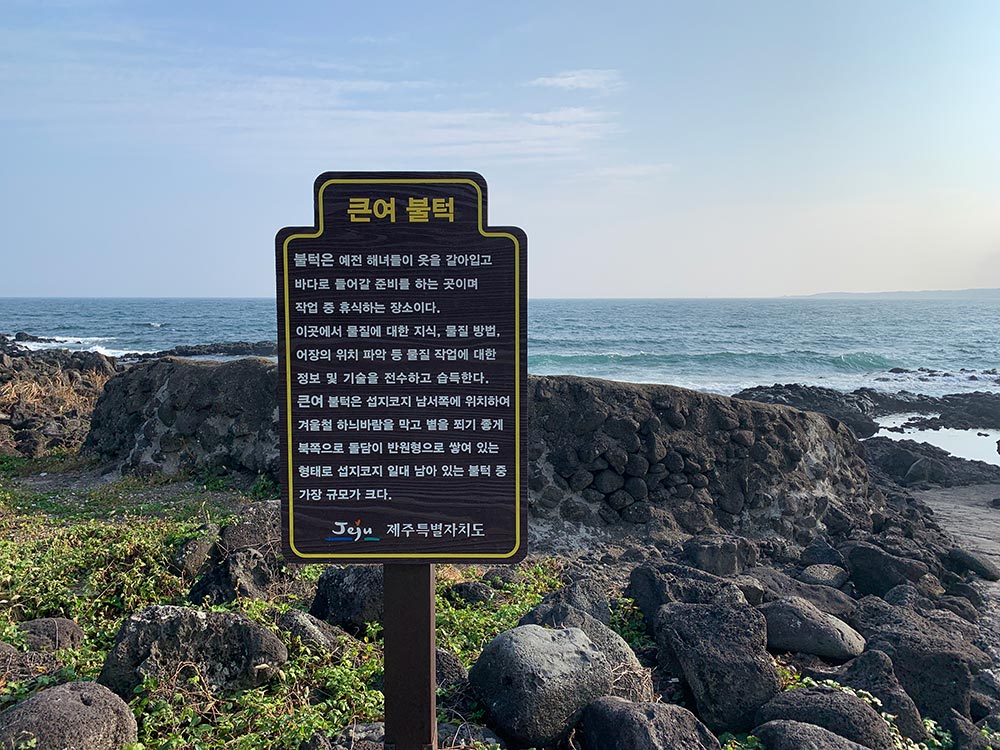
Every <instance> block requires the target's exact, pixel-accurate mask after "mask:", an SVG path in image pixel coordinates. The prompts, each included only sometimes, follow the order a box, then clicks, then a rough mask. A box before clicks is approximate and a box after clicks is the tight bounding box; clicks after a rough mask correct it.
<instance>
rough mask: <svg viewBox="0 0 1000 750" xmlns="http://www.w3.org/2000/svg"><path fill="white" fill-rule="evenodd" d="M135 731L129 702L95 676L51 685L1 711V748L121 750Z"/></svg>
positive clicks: (12, 749)
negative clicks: (97, 680)
mask: <svg viewBox="0 0 1000 750" xmlns="http://www.w3.org/2000/svg"><path fill="white" fill-rule="evenodd" d="M137 735H138V730H137V727H136V723H135V716H133V715H132V711H131V709H129V707H128V704H127V703H125V701H123V700H122V699H121V698H119V697H118V696H117V695H115V694H114V693H113V692H111V691H110V690H108V689H107V688H106V687H104V686H102V685H98V684H96V683H93V682H67V683H65V684H63V685H57V686H55V687H51V688H48V689H46V690H42V691H41V692H39V693H35V695H33V696H31V697H30V698H28V699H27V700H25V701H22V702H21V703H18V704H17V705H16V706H14V707H13V708H9V709H7V710H6V711H4V712H2V713H0V750H21V749H22V748H38V750H42V749H43V748H46V749H48V748H51V750H57V749H58V750H122V748H123V747H125V746H126V745H128V744H130V743H133V742H135V741H136V740H137V739H138V737H137Z"/></svg>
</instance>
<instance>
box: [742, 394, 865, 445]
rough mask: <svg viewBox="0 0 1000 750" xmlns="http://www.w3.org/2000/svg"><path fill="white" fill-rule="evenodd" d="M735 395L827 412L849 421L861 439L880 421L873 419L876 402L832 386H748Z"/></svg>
mask: <svg viewBox="0 0 1000 750" xmlns="http://www.w3.org/2000/svg"><path fill="white" fill-rule="evenodd" d="M733 398H741V399H746V400H749V401H760V402H761V403H765V404H783V405H785V406H794V407H795V408H796V409H802V410H804V411H816V412H819V413H821V414H827V415H829V416H831V417H833V418H834V419H838V420H840V421H841V422H843V423H844V424H846V425H847V426H848V427H850V428H851V429H852V430H854V434H855V435H857V436H858V437H859V438H866V437H870V436H872V435H874V434H875V433H876V432H878V424H877V423H876V422H875V420H874V415H875V412H876V404H875V402H874V401H873V400H872V399H871V398H870V397H869V396H868V395H867V394H863V393H862V394H859V393H857V392H855V393H843V392H842V391H837V390H834V389H833V388H820V387H819V386H813V385H798V384H796V383H789V384H785V385H770V386H757V387H754V388H745V389H744V390H742V391H740V392H739V393H737V394H735V395H734V396H733Z"/></svg>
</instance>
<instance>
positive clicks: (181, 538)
mask: <svg viewBox="0 0 1000 750" xmlns="http://www.w3.org/2000/svg"><path fill="white" fill-rule="evenodd" d="M92 470H93V467H92V466H91V465H90V464H88V462H86V461H84V460H82V459H79V458H77V457H76V456H71V455H65V456H56V457H49V458H45V459H38V460H33V461H27V460H24V459H13V458H9V457H4V456H0V640H4V641H7V642H8V643H11V644H13V645H15V646H18V647H23V645H24V644H23V638H22V637H21V634H20V631H19V630H18V628H17V623H19V622H23V621H26V620H30V619H34V618H38V617H52V616H59V617H68V618H71V619H73V620H75V621H76V622H77V623H78V624H79V625H80V626H81V627H82V628H83V630H84V632H85V634H86V640H85V641H84V643H83V645H82V646H81V647H80V648H78V649H75V650H66V651H63V652H60V653H59V654H58V659H59V661H60V663H61V664H62V666H61V667H60V668H58V669H56V670H54V671H52V670H49V671H47V672H46V673H44V674H38V675H35V676H31V677H28V678H25V679H20V680H18V681H12V680H8V679H5V677H4V676H3V675H0V710H2V709H4V708H8V707H10V706H12V705H14V704H15V703H18V702H19V701H21V700H24V699H25V698H27V697H29V696H31V695H33V694H34V693H36V692H37V691H39V690H41V689H44V688H46V687H48V686H51V685H54V684H59V683H62V682H67V681H72V680H90V679H95V678H96V677H97V674H98V673H99V672H100V668H101V665H102V663H103V661H104V658H105V656H106V654H107V652H108V650H109V649H110V648H111V646H112V644H113V642H114V638H115V635H116V634H117V632H118V629H119V627H120V625H121V623H122V621H123V620H124V619H125V618H127V617H128V616H129V615H131V614H132V613H134V612H136V611H138V610H140V609H142V608H143V607H146V606H149V605H151V604H182V605H183V604H185V600H184V596H185V594H186V593H187V591H188V589H189V588H190V585H191V583H192V582H191V581H185V580H183V579H182V578H181V577H179V576H178V575H177V574H175V573H174V572H173V571H172V569H171V567H170V564H169V563H170V560H171V558H172V556H173V555H174V553H175V552H176V551H177V549H178V547H179V546H180V545H181V544H183V543H184V542H185V541H187V540H188V539H191V538H193V537H194V536H196V535H197V533H198V529H199V527H200V526H201V525H202V524H204V523H206V522H209V521H211V522H214V523H216V524H220V525H221V524H224V523H225V522H226V521H227V520H228V519H229V518H231V517H233V516H234V515H237V514H238V513H239V512H240V509H241V508H244V507H247V506H248V505H250V504H253V503H257V502H261V501H273V500H274V499H275V497H276V493H277V488H276V486H275V485H274V483H273V482H272V481H271V480H270V479H268V478H266V477H261V478H258V479H257V481H255V482H254V483H252V484H251V485H249V486H247V487H245V488H244V489H237V488H235V487H234V485H233V484H232V482H231V481H229V480H228V479H226V478H225V477H195V478H189V479H188V480H185V481H176V480H167V479H165V478H162V477H151V478H145V479H137V478H134V477H126V478H122V479H117V480H115V481H103V480H100V478H93V477H92V481H88V482H79V481H77V480H76V478H77V477H79V476H81V475H83V474H86V473H87V472H89V471H92ZM42 475H44V476H42ZM322 570H323V566H319V565H310V566H301V567H297V568H296V571H297V575H298V576H300V578H301V579H302V580H303V581H307V582H315V581H316V580H317V579H318V577H319V575H320V573H321V572H322ZM519 572H520V575H519V577H518V578H517V580H516V581H515V582H512V583H509V584H506V585H502V586H498V587H497V588H496V590H495V594H494V598H493V599H492V600H491V601H488V602H482V603H468V602H465V601H462V600H460V599H457V598H455V597H453V596H450V595H449V594H448V589H449V587H450V586H451V585H452V584H453V583H455V582H457V581H461V580H475V579H477V578H480V577H481V576H482V574H483V570H482V569H481V568H477V567H474V566H461V567H454V566H439V568H438V573H439V575H438V592H437V593H438V595H437V638H438V643H439V645H441V646H443V647H445V648H448V649H450V650H451V651H453V652H455V653H456V654H458V656H459V658H460V659H461V660H462V662H463V663H464V664H465V665H466V666H471V665H472V664H473V663H474V662H475V660H476V659H477V657H478V656H479V654H480V652H481V651H482V649H483V648H484V647H485V645H486V644H487V643H489V641H490V640H491V639H492V638H493V637H494V636H496V635H497V634H498V633H500V632H502V631H504V630H507V629H509V628H512V627H514V626H515V625H516V624H517V621H518V620H519V619H520V617H521V616H522V615H524V614H525V613H526V612H527V611H528V610H529V609H530V608H531V607H533V606H534V605H535V604H537V603H538V602H539V601H540V600H541V599H542V597H543V596H544V595H545V594H546V593H548V592H550V591H553V590H555V589H557V588H559V587H560V586H562V585H563V578H562V570H561V565H560V563H559V561H557V560H552V559H546V560H538V561H535V562H533V563H532V564H527V565H523V566H521V569H520V571H519ZM305 606H307V604H306V603H305V602H301V601H260V600H239V601H237V602H234V603H232V604H229V605H226V606H225V607H223V608H222V609H228V610H230V611H238V612H242V613H244V614H245V615H247V616H248V617H250V618H251V619H253V620H254V621H256V622H258V623H260V624H262V625H264V626H265V627H267V628H270V629H272V630H273V631H274V632H276V633H277V634H278V635H279V637H281V638H282V639H283V641H284V642H285V644H286V645H287V647H288V650H289V660H288V662H287V663H286V664H285V665H284V666H283V667H282V669H281V671H280V673H279V675H278V678H277V679H276V680H273V681H272V682H271V683H269V684H267V685H265V686H262V687H260V688H256V689H253V690H247V691H243V692H241V693H237V694H234V695H226V696H218V695H215V694H213V693H212V692H211V691H210V690H208V688H207V686H206V685H205V684H203V683H202V682H201V680H200V679H199V678H198V677H197V676H194V677H184V678H180V677H179V678H177V679H175V680H173V681H168V682H164V683H162V684H160V683H156V682H153V681H147V682H146V683H145V684H143V685H142V686H141V687H139V688H138V689H137V690H136V694H135V696H134V697H133V698H132V700H131V701H130V705H131V707H132V709H133V711H134V713H135V715H136V719H137V721H138V724H139V734H140V741H139V743H138V744H136V745H135V746H134V747H133V748H130V750H147V749H150V748H164V749H166V750H222V749H223V748H226V749H227V750H244V749H245V750H250V749H251V748H252V749H253V750H256V749H257V748H260V747H269V748H289V749H292V748H296V747H297V746H298V744H299V743H300V742H301V741H302V740H303V739H305V738H307V737H309V736H310V735H311V734H312V733H313V732H314V731H322V732H325V733H328V734H333V733H336V732H337V731H339V730H340V729H342V728H343V727H345V726H347V725H348V724H350V723H351V722H365V721H376V720H379V719H381V717H382V711H383V698H382V693H381V692H380V690H379V685H380V682H381V677H382V643H381V637H380V633H379V631H378V628H377V627H376V626H375V625H374V624H371V625H370V626H369V628H368V632H367V634H366V636H365V637H364V638H362V639H358V640H354V639H351V640H349V641H345V647H344V649H343V651H342V653H339V654H337V655H332V654H330V653H329V652H326V651H319V650H317V649H313V648H310V647H308V646H306V645H304V644H303V643H301V642H300V641H298V640H297V639H292V638H291V637H290V636H289V635H288V633H283V632H281V631H280V630H279V628H278V626H277V624H276V623H277V620H278V618H279V617H280V616H281V614H282V613H284V612H285V611H286V610H288V609H289V608H291V607H305ZM612 627H613V628H614V629H615V630H616V631H617V632H618V633H619V634H620V635H621V636H622V637H623V638H624V639H625V640H626V641H628V642H629V644H630V645H631V646H632V647H633V648H634V649H635V650H636V651H637V652H642V651H645V650H648V649H650V648H651V647H653V646H654V644H653V642H652V640H651V639H650V638H649V635H648V633H647V629H646V625H645V623H644V621H643V618H642V615H641V613H640V612H639V610H638V609H637V608H636V606H635V603H634V602H632V601H631V600H629V599H618V600H615V601H614V602H613V603H612ZM779 668H780V670H781V672H782V677H783V680H784V683H785V687H786V689H796V688H800V687H804V686H809V685H814V684H817V683H815V682H813V681H812V680H810V679H809V678H805V677H802V676H800V675H798V674H796V673H795V672H794V671H792V670H790V669H788V668H787V667H784V666H782V665H780V664H779ZM837 687H840V686H837ZM841 689H845V690H847V688H841ZM851 692H854V693H855V694H856V695H859V696H860V697H861V698H862V699H864V700H866V701H867V702H868V703H870V704H871V705H872V706H873V707H875V708H876V710H878V711H879V712H880V713H882V715H883V717H884V719H885V720H886V722H887V724H888V725H889V727H890V731H891V732H892V734H893V738H894V742H895V744H896V747H897V748H899V750H947V749H948V748H950V747H952V742H951V738H950V737H949V736H948V734H947V732H944V731H943V730H942V729H941V728H940V727H938V726H936V725H934V724H933V723H932V722H928V729H929V731H930V733H931V737H932V739H931V740H929V741H928V742H927V743H921V744H917V743H913V742H912V741H909V740H907V739H905V738H903V737H902V736H901V735H900V734H899V731H898V729H897V728H896V725H895V721H894V718H893V717H892V716H890V715H888V714H885V713H884V712H882V707H881V705H880V704H879V702H878V700H877V699H876V698H874V696H871V695H868V694H866V693H862V692H858V691H851ZM443 697H447V696H443ZM483 717H484V712H483V710H482V707H478V708H477V707H475V705H474V704H473V708H472V710H471V714H470V715H469V716H464V717H456V716H455V715H453V714H447V715H446V714H442V715H441V717H440V718H441V720H442V721H452V722H454V721H456V720H459V721H460V720H463V719H464V720H469V721H473V722H475V721H481V720H482V719H483ZM988 737H989V739H990V740H991V741H993V746H994V747H996V748H1000V738H997V737H996V736H995V735H988ZM720 739H721V741H722V743H723V747H724V748H725V750H760V749H761V748H763V745H762V744H761V743H760V741H759V740H757V739H756V738H754V737H752V736H749V737H748V736H746V735H743V736H731V735H724V736H723V737H721V738H720Z"/></svg>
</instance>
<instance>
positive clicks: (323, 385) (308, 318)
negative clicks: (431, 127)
mask: <svg viewBox="0 0 1000 750" xmlns="http://www.w3.org/2000/svg"><path fill="white" fill-rule="evenodd" d="M275 260H276V269H277V302H278V306H277V313H278V315H277V318H278V340H279V346H278V352H279V353H278V372H279V381H280V383H279V387H280V397H279V412H280V414H279V419H280V425H281V428H280V430H279V433H280V438H281V451H282V470H281V485H282V501H283V510H282V532H283V533H282V542H283V549H284V554H285V557H286V558H287V559H288V560H290V561H293V562H340V563H351V562H354V563H384V564H385V623H384V629H385V657H386V674H385V696H386V742H387V744H394V745H395V746H396V750H411V748H412V750H417V749H419V750H423V748H425V747H434V745H435V744H436V743H435V739H434V734H435V731H436V730H435V726H436V725H435V722H434V573H433V565H432V564H433V563H435V562H462V563H470V562H489V563H494V564H496V563H513V562H517V561H518V560H521V559H523V557H524V556H525V554H526V552H527V549H526V537H527V512H526V502H527V470H526V467H527V445H526V429H527V425H526V416H525V408H526V402H527V238H526V237H525V234H524V232H522V231H521V230H520V229H518V228H516V227H490V226H489V223H488V221H487V190H486V181H485V180H484V179H483V178H482V176H480V175H478V174H475V173H471V172H328V173H326V174H322V175H320V176H319V178H317V180H316V184H315V191H314V224H313V226H311V227H288V228H285V229H282V230H281V231H280V232H278V235H277V238H276V242H275Z"/></svg>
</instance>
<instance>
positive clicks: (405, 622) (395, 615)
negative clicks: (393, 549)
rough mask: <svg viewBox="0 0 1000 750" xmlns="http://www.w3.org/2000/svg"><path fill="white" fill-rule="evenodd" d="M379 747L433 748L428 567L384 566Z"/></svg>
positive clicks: (432, 640)
mask: <svg viewBox="0 0 1000 750" xmlns="http://www.w3.org/2000/svg"><path fill="white" fill-rule="evenodd" d="M384 597H385V598H384V602H385V620H384V633H383V635H384V638H385V687H384V693H385V750H437V696H436V687H437V686H436V680H435V658H434V652H435V632H434V566H433V565H431V564H386V565H385V594H384Z"/></svg>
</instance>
